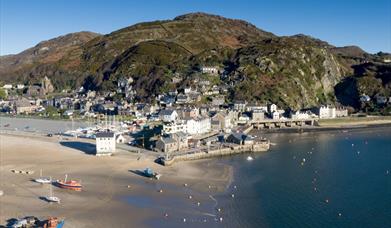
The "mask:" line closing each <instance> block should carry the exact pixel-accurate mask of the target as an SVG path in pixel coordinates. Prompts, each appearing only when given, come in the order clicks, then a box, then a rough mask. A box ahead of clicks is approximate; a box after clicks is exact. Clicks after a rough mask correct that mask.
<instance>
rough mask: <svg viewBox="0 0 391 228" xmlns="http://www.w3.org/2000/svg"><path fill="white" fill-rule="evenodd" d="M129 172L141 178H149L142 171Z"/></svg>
mask: <svg viewBox="0 0 391 228" xmlns="http://www.w3.org/2000/svg"><path fill="white" fill-rule="evenodd" d="M129 172H131V173H134V174H136V175H139V176H142V177H147V175H145V173H144V171H142V170H129Z"/></svg>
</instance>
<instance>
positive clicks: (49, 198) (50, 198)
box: [46, 185, 61, 203]
mask: <svg viewBox="0 0 391 228" xmlns="http://www.w3.org/2000/svg"><path fill="white" fill-rule="evenodd" d="M52 186H53V185H50V192H49V196H47V197H46V200H47V201H48V202H50V203H60V201H61V200H60V198H58V197H57V196H53V187H52Z"/></svg>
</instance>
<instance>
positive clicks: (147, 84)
mask: <svg viewBox="0 0 391 228" xmlns="http://www.w3.org/2000/svg"><path fill="white" fill-rule="evenodd" d="M385 58H389V54H386V53H379V54H377V55H371V54H368V53H365V52H364V51H363V50H361V49H360V48H358V47H354V46H348V47H341V48H338V47H334V46H332V45H330V44H328V43H327V42H324V41H321V40H318V39H315V38H312V37H308V36H305V35H296V36H290V37H277V36H275V35H273V34H272V33H269V32H266V31H263V30H261V29H258V28H256V27H255V26H254V25H252V24H250V23H248V22H245V21H242V20H234V19H228V18H224V17H220V16H216V15H209V14H204V13H194V14H187V15H182V16H179V17H176V18H174V19H173V20H165V21H154V22H146V23H139V24H136V25H133V26H130V27H126V28H123V29H120V30H118V31H114V32H112V33H110V34H107V35H103V36H101V35H98V34H95V33H89V32H81V33H74V34H68V35H65V36H61V37H58V38H55V39H52V40H49V41H44V42H41V43H39V44H38V45H37V46H35V47H33V48H30V49H28V50H26V51H24V52H22V53H20V54H17V55H11V56H3V57H0V60H1V62H0V80H1V81H6V82H22V83H26V84H32V83H34V82H39V81H40V80H41V79H42V78H44V77H45V76H47V77H48V78H49V79H50V80H51V82H52V83H53V85H54V87H55V89H56V90H62V89H64V88H67V89H71V88H73V89H74V88H77V87H79V86H81V85H84V86H85V87H86V88H89V89H97V90H101V91H107V90H115V86H116V83H117V81H118V80H119V79H121V78H129V77H131V78H132V79H133V80H134V82H133V88H134V89H135V90H136V99H137V100H142V101H145V100H151V99H153V98H154V97H155V95H157V94H159V93H162V92H166V91H168V90H171V89H176V88H182V87H184V86H188V85H194V81H197V80H196V79H200V77H201V78H203V79H205V75H204V76H203V75H200V74H199V73H198V72H197V71H198V70H199V68H200V66H218V67H219V68H220V69H221V71H223V72H224V76H223V77H221V78H220V77H208V76H206V78H207V79H208V80H211V81H213V84H221V85H229V90H228V92H229V97H230V98H231V99H232V100H233V99H246V100H253V101H258V102H275V103H277V104H279V105H280V106H282V107H292V108H294V109H297V108H307V107H311V106H314V105H319V104H325V103H336V102H340V103H342V104H344V105H350V106H354V107H357V99H358V97H359V95H360V94H362V93H367V94H369V95H371V96H372V95H373V96H374V95H376V94H379V93H381V94H385V95H387V94H389V91H390V70H389V69H390V63H383V60H384V59H385ZM174 77H177V78H178V77H179V78H180V81H181V82H180V83H172V80H173V78H174Z"/></svg>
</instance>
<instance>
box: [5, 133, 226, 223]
mask: <svg viewBox="0 0 391 228" xmlns="http://www.w3.org/2000/svg"><path fill="white" fill-rule="evenodd" d="M22 141H23V143H22V144H21V143H20V142H22ZM69 141H71V140H69ZM0 146H1V148H0V149H1V154H0V155H1V160H0V162H1V166H0V174H1V175H0V177H1V180H2V181H1V185H0V190H3V191H4V195H3V196H1V197H0V203H1V205H2V207H1V209H0V210H1V211H0V212H1V213H0V214H1V216H0V224H2V225H6V223H7V222H6V221H7V220H8V219H11V218H21V217H24V216H29V215H32V216H37V217H39V218H41V219H43V218H47V217H49V216H58V217H60V218H65V219H66V222H65V224H66V225H67V226H68V225H69V226H70V227H94V226H96V225H97V224H99V225H103V226H106V227H110V226H116V227H128V224H129V221H130V220H129V219H131V223H132V224H134V225H137V226H139V227H149V226H156V224H163V226H164V227H172V226H178V224H181V223H182V221H181V220H182V218H183V217H184V216H189V217H188V218H189V219H190V218H191V217H194V219H196V218H197V219H199V220H201V218H204V217H206V218H208V220H209V222H215V221H213V219H212V218H215V217H216V216H217V214H218V212H216V210H215V204H216V203H217V204H218V202H215V201H214V200H212V199H211V198H210V196H212V198H213V196H214V195H220V194H224V193H225V191H226V189H227V188H228V187H229V186H230V184H231V183H232V178H233V168H232V166H229V165H227V164H223V163H221V162H219V161H217V160H212V159H210V160H209V159H208V160H203V161H191V162H186V163H178V164H174V165H173V166H171V167H169V168H167V167H164V166H161V165H159V164H156V163H155V162H154V159H153V158H152V157H151V156H142V158H141V159H138V157H139V155H136V154H133V153H119V154H118V155H116V156H112V157H107V158H106V157H105V158H103V157H102V158H101V157H96V156H92V155H88V154H85V153H83V151H80V150H78V149H77V148H71V147H67V146H64V145H61V143H60V141H59V139H57V138H56V137H53V138H47V137H44V136H29V135H5V134H0ZM146 167H150V168H152V169H154V170H156V171H157V172H159V173H161V174H162V175H163V176H162V178H161V179H160V180H158V181H157V180H152V179H149V178H146V177H144V176H142V174H141V175H140V172H139V171H138V170H143V169H145V168H146ZM41 168H42V169H43V172H44V176H45V175H48V176H49V175H50V176H52V177H53V179H58V178H63V175H65V174H69V176H70V178H74V179H81V180H82V181H83V182H82V183H83V191H82V192H80V193H79V192H72V191H68V190H64V189H59V188H57V187H53V192H54V194H55V195H56V196H58V197H60V198H61V200H62V203H61V204H60V205H53V204H48V203H47V202H45V201H43V200H42V199H40V198H39V197H42V196H45V195H47V194H48V193H47V192H48V186H47V185H40V184H37V183H34V182H33V181H31V179H32V178H37V177H38V176H37V175H39V169H41ZM11 169H24V170H34V171H35V173H34V174H32V175H21V174H14V173H12V172H10V170H11ZM185 184H186V185H187V186H184V185H185ZM127 186H128V187H127ZM160 189H162V190H163V192H162V193H160V192H159V191H160ZM190 195H192V196H193V197H192V199H189V198H188V197H189V196H190ZM197 201H198V202H201V205H200V206H197ZM103 205H104V207H101V206H103ZM166 213H167V214H168V217H167V218H166V217H165V216H164V215H165V214H166ZM129 214H130V215H131V216H129ZM107 215H110V216H107ZM207 215H208V216H207Z"/></svg>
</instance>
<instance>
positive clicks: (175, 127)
mask: <svg viewBox="0 0 391 228" xmlns="http://www.w3.org/2000/svg"><path fill="white" fill-rule="evenodd" d="M162 132H163V133H164V134H174V133H177V132H187V125H186V123H185V122H184V121H175V122H166V123H165V124H163V130H162Z"/></svg>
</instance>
